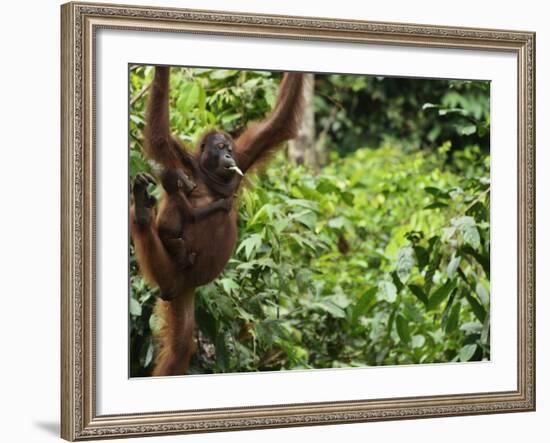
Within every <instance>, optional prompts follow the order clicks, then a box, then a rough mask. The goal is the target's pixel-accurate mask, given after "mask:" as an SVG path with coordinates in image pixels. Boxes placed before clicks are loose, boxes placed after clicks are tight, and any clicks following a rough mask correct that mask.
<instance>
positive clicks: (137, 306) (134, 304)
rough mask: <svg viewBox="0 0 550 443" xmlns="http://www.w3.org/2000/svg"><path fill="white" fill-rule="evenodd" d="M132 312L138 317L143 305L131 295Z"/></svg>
mask: <svg viewBox="0 0 550 443" xmlns="http://www.w3.org/2000/svg"><path fill="white" fill-rule="evenodd" d="M130 314H132V315H135V316H136V317H139V316H140V315H141V305H140V304H139V302H138V301H137V300H136V299H135V298H134V297H130Z"/></svg>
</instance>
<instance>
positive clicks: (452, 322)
mask: <svg viewBox="0 0 550 443" xmlns="http://www.w3.org/2000/svg"><path fill="white" fill-rule="evenodd" d="M460 308H461V306H460V303H455V304H454V305H453V308H452V309H451V313H450V314H449V316H448V318H447V322H446V324H445V332H446V333H447V334H450V333H452V332H454V331H456V330H457V329H458V322H459V320H460Z"/></svg>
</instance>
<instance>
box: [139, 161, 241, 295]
mask: <svg viewBox="0 0 550 443" xmlns="http://www.w3.org/2000/svg"><path fill="white" fill-rule="evenodd" d="M160 181H161V184H162V187H163V188H164V191H165V193H166V194H165V198H164V203H165V204H167V205H168V207H172V208H174V210H175V211H176V214H175V216H174V217H168V218H167V220H170V223H162V222H161V223H160V224H159V226H158V233H159V237H160V240H161V241H162V243H163V245H164V247H165V248H166V251H167V252H168V254H169V255H170V257H171V258H172V260H173V261H174V263H175V264H176V266H177V267H178V268H179V269H182V270H183V269H187V268H189V267H191V266H193V264H194V262H195V257H196V256H197V253H196V252H194V251H191V250H189V248H188V247H187V245H186V242H185V240H184V235H183V234H184V232H185V227H186V226H187V225H188V224H189V223H195V222H197V221H199V220H203V219H205V218H206V217H208V216H209V215H211V214H213V213H214V212H216V211H226V212H227V211H229V210H231V207H232V205H233V198H232V197H229V198H221V199H219V200H215V201H213V202H212V203H210V204H209V205H207V206H204V207H202V208H194V207H193V206H192V205H191V203H190V202H189V199H188V198H187V197H188V196H189V194H191V192H193V190H194V189H195V188H196V187H197V185H196V184H195V183H194V182H193V181H192V180H191V179H190V178H189V176H188V175H187V174H186V173H185V172H183V170H181V169H165V170H164V171H163V172H162V174H161V177H160ZM154 183H155V181H154V179H153V177H151V176H150V175H149V174H145V173H140V174H138V175H137V176H136V179H135V182H134V196H135V197H137V198H138V196H140V195H146V194H147V192H146V190H147V186H148V185H149V184H154ZM141 190H143V192H140V191H141ZM148 199H149V200H151V201H148V205H147V206H152V205H154V204H155V202H156V201H155V199H154V197H152V196H151V195H148ZM136 217H138V214H136ZM136 221H137V222H138V223H139V220H136ZM160 297H161V298H162V299H164V300H169V299H171V298H172V295H171V294H168V293H161V294H160Z"/></svg>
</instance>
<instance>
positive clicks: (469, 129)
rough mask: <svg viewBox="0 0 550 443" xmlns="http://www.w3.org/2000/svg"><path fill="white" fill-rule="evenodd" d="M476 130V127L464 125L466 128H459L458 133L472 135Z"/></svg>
mask: <svg viewBox="0 0 550 443" xmlns="http://www.w3.org/2000/svg"><path fill="white" fill-rule="evenodd" d="M476 130H477V126H476V125H466V126H460V127H459V131H458V132H459V134H461V135H472V134H475V133H476Z"/></svg>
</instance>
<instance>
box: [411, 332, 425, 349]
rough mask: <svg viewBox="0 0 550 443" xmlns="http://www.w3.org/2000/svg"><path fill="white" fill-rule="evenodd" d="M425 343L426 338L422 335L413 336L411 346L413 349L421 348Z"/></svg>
mask: <svg viewBox="0 0 550 443" xmlns="http://www.w3.org/2000/svg"><path fill="white" fill-rule="evenodd" d="M425 343H426V338H425V337H424V336H423V335H413V336H412V342H411V346H412V347H413V348H414V349H417V348H421V347H422V346H424V344H425Z"/></svg>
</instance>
